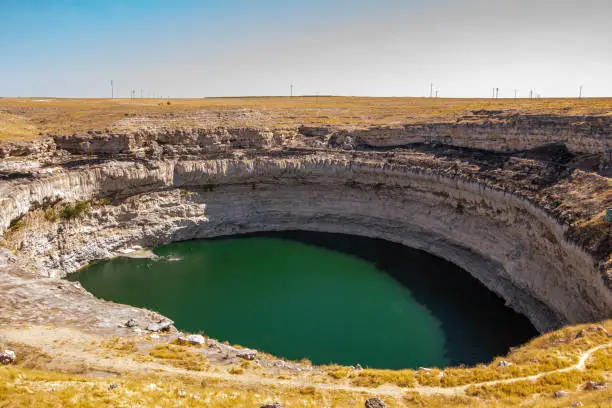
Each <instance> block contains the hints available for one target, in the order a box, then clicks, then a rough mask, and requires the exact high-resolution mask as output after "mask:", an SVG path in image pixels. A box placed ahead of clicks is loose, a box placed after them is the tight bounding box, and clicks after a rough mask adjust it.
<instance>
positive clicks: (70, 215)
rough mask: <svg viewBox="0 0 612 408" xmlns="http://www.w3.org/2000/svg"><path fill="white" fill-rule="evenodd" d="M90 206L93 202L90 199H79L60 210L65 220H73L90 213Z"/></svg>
mask: <svg viewBox="0 0 612 408" xmlns="http://www.w3.org/2000/svg"><path fill="white" fill-rule="evenodd" d="M90 208H91V204H90V203H89V201H79V202H78V203H76V204H68V205H66V206H65V207H64V209H63V210H62V211H61V212H60V217H62V218H63V219H65V220H72V219H74V218H78V217H80V216H82V215H83V214H86V213H88V212H89V210H90Z"/></svg>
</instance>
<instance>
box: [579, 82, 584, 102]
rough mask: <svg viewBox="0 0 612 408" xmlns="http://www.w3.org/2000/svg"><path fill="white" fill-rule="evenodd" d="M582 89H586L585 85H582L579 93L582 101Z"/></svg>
mask: <svg viewBox="0 0 612 408" xmlns="http://www.w3.org/2000/svg"><path fill="white" fill-rule="evenodd" d="M582 88H584V85H580V92H579V93H578V99H582Z"/></svg>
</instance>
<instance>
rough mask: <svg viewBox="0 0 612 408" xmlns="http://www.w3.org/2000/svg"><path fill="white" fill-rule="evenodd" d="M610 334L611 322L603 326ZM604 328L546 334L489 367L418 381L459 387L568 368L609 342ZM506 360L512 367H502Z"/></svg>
mask: <svg viewBox="0 0 612 408" xmlns="http://www.w3.org/2000/svg"><path fill="white" fill-rule="evenodd" d="M603 325H604V326H605V328H607V329H608V331H610V326H611V324H610V322H605V323H604V324H603ZM601 327H603V326H599V325H582V326H573V327H566V328H564V329H561V330H558V331H556V332H552V333H548V334H545V335H542V336H540V337H538V338H536V339H534V340H532V341H531V342H529V343H528V344H526V345H525V346H523V347H521V348H519V349H517V350H515V351H513V352H512V353H510V354H509V355H507V356H505V357H503V358H501V357H499V358H496V359H495V360H493V362H491V363H490V364H487V365H484V364H483V365H479V366H476V367H453V368H447V369H444V370H431V371H419V372H417V374H416V378H417V380H418V381H419V383H420V384H422V385H428V386H442V387H455V386H460V385H466V384H474V383H478V382H486V381H493V380H501V379H509V378H517V377H527V376H530V375H534V374H539V373H544V372H548V371H553V370H557V369H560V368H566V367H569V366H571V365H572V364H575V363H577V362H578V359H579V355H580V353H581V352H583V351H586V350H588V349H589V348H591V347H594V346H596V345H598V344H603V343H607V342H609V341H610V340H609V338H608V336H607V335H606V332H605V331H602V330H600V328H601ZM501 360H506V361H509V362H511V363H512V365H511V366H510V367H499V362H500V361H501ZM440 373H443V375H442V376H440Z"/></svg>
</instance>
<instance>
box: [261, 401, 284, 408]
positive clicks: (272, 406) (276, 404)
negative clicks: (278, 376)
mask: <svg viewBox="0 0 612 408" xmlns="http://www.w3.org/2000/svg"><path fill="white" fill-rule="evenodd" d="M259 408H282V405H281V403H280V402H274V403H272V404H266V405H262V406H261V407H259Z"/></svg>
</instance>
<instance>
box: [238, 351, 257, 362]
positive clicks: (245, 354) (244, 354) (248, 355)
mask: <svg viewBox="0 0 612 408" xmlns="http://www.w3.org/2000/svg"><path fill="white" fill-rule="evenodd" d="M256 356H257V350H249V349H245V350H239V351H238V352H237V353H236V357H239V358H242V359H244V360H249V361H250V360H255V357H256Z"/></svg>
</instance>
